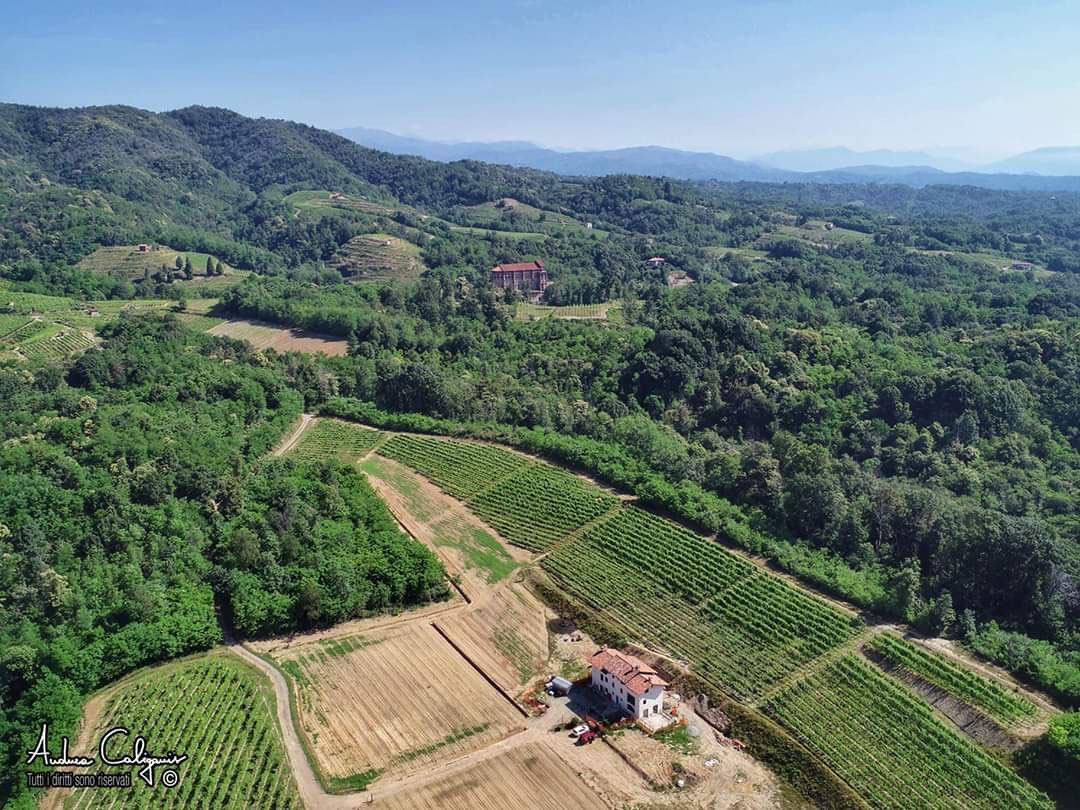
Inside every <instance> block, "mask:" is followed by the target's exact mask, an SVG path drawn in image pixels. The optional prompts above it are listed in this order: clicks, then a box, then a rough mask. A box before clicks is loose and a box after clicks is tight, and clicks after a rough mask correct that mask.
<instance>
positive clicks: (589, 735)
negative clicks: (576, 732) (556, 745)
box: [574, 731, 598, 745]
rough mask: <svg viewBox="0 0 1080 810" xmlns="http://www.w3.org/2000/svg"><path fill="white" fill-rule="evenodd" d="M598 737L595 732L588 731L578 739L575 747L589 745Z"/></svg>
mask: <svg viewBox="0 0 1080 810" xmlns="http://www.w3.org/2000/svg"><path fill="white" fill-rule="evenodd" d="M597 736H598V735H597V733H596V732H595V731H586V732H585V733H584V734H582V735H581V736H580V737H578V738H577V742H576V743H574V745H588V744H589V743H591V742H592V741H593V740H595V739H596V738H597Z"/></svg>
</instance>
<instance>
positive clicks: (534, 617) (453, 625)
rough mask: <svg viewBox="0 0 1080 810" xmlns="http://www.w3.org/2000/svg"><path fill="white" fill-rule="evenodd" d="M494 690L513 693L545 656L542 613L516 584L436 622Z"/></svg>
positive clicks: (538, 668) (537, 603)
mask: <svg viewBox="0 0 1080 810" xmlns="http://www.w3.org/2000/svg"><path fill="white" fill-rule="evenodd" d="M436 623H437V624H438V625H439V627H440V628H441V629H442V631H443V632H444V633H446V635H447V636H449V637H450V638H451V640H453V642H454V643H455V644H457V646H458V647H460V648H461V650H462V651H463V652H464V653H465V654H466V655H467V656H469V658H470V659H471V660H472V661H474V662H475V663H476V664H477V666H479V667H480V668H481V669H482V670H484V672H485V673H487V675H488V676H489V677H490V678H492V679H493V680H494V681H495V682H496V683H497V684H499V686H501V687H502V688H503V689H505V690H506V691H507V692H510V693H511V694H517V693H519V692H520V691H521V690H522V688H523V687H524V686H526V685H527V684H528V683H529V681H531V680H532V679H533V678H535V677H536V676H537V675H540V674H542V673H543V671H544V666H545V664H546V663H547V661H548V658H549V657H550V651H549V649H548V630H547V612H546V610H545V608H544V606H543V605H542V604H541V603H540V601H539V600H538V599H537V598H536V597H535V596H533V595H532V594H531V593H530V592H529V591H528V590H526V589H525V587H524V586H523V585H521V584H520V583H516V582H515V583H511V584H510V585H508V586H507V587H506V588H503V589H501V590H499V591H498V592H496V593H494V594H493V595H492V596H491V598H490V599H488V600H486V601H485V602H484V603H483V604H482V605H480V606H478V607H476V608H475V609H474V610H468V611H462V612H459V613H455V614H452V615H451V616H448V617H447V618H445V619H439V620H438V621H437V622H436Z"/></svg>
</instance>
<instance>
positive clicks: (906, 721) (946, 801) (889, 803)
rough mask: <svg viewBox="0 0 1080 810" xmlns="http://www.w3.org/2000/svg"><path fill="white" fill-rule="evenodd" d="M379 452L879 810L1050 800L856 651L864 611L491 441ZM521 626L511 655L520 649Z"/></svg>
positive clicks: (899, 649)
mask: <svg viewBox="0 0 1080 810" xmlns="http://www.w3.org/2000/svg"><path fill="white" fill-rule="evenodd" d="M380 453H382V454H385V455H386V456H388V457H390V458H394V459H396V460H398V461H400V462H402V463H403V464H405V465H407V466H409V467H412V468H413V469H414V470H416V471H417V472H419V473H420V474H421V475H424V476H426V477H428V478H429V479H431V480H432V481H433V482H434V483H435V484H437V485H438V486H439V487H441V488H442V489H443V490H444V491H446V492H447V493H449V494H451V495H453V496H455V497H457V498H459V499H461V500H463V501H464V502H465V504H466V505H467V506H468V507H469V509H470V510H471V511H473V512H475V513H476V514H477V515H478V516H480V517H482V518H483V519H484V520H485V521H486V522H488V523H489V524H490V525H491V526H493V527H495V528H497V529H498V530H499V532H500V533H501V534H502V535H504V536H505V537H506V538H507V539H509V540H510V541H511V542H513V543H515V544H517V545H522V546H524V547H525V548H528V549H532V550H539V551H546V552H547V554H546V556H544V557H543V559H542V560H541V561H540V566H541V567H542V568H543V570H544V571H546V572H547V574H548V575H549V576H550V577H551V578H552V579H553V580H554V581H555V582H556V583H557V584H558V585H559V586H560V587H562V588H563V589H565V590H566V591H567V592H569V593H572V594H574V595H575V596H577V597H578V598H579V599H580V600H581V601H582V602H583V603H584V604H586V605H587V606H589V607H590V608H592V609H594V610H596V611H597V612H598V613H599V614H600V615H601V616H602V617H603V618H604V619H606V620H607V621H608V622H609V623H610V624H612V625H614V626H616V627H618V628H620V629H621V630H623V631H624V632H625V634H626V635H627V637H629V638H632V639H635V640H639V641H640V642H642V643H644V644H646V645H648V646H649V647H651V648H653V649H655V650H659V651H663V652H666V653H668V654H670V655H671V656H672V657H674V658H676V659H679V660H682V661H684V662H685V663H686V664H688V665H689V666H690V667H691V668H692V669H693V671H694V672H696V673H697V674H698V675H699V676H700V677H702V678H703V679H704V680H705V681H707V682H708V683H710V684H711V685H712V686H714V687H715V688H717V689H719V690H721V691H723V692H725V693H727V694H730V695H732V696H733V697H735V698H737V699H740V700H743V701H747V702H751V703H758V704H761V706H762V708H763V710H764V711H765V712H766V713H767V714H769V715H771V716H772V717H774V718H775V719H776V720H777V721H778V722H780V723H781V724H782V725H783V726H785V727H786V728H788V729H789V730H790V731H791V732H793V733H794V734H795V736H796V737H798V738H799V739H801V740H802V741H803V742H804V743H805V744H806V745H807V746H808V747H809V748H811V749H812V750H813V751H815V752H816V753H818V754H819V755H820V756H821V757H822V758H823V759H824V760H825V761H826V762H828V763H829V764H830V765H831V767H832V768H833V769H834V770H835V771H836V772H837V773H838V774H839V775H840V776H841V777H842V778H844V779H845V780H846V781H847V782H848V783H849V784H850V785H851V786H852V787H853V788H854V789H855V790H857V791H858V792H860V793H861V794H862V795H863V796H864V797H865V798H866V799H867V800H868V801H869V803H870V804H871V805H872V806H873V807H875V808H876V809H877V810H922V808H929V809H930V810H990V808H995V810H996V808H1006V807H1007V808H1010V810H1012V808H1016V809H1017V810H1043V809H1044V808H1045V809H1046V810H1049V808H1051V807H1052V806H1053V805H1052V803H1051V802H1050V800H1049V799H1048V798H1047V797H1045V796H1044V795H1043V794H1042V793H1040V792H1039V791H1037V790H1036V789H1035V788H1033V787H1032V786H1031V785H1030V784H1028V783H1027V782H1025V781H1024V780H1023V779H1022V778H1020V777H1019V776H1018V775H1017V774H1016V773H1014V772H1013V771H1011V770H1009V768H1007V767H1006V766H1005V765H1004V764H1002V763H1001V762H999V761H998V760H996V759H995V758H993V757H992V756H990V755H989V754H987V753H986V752H984V751H983V749H982V748H980V747H979V746H978V745H977V744H976V743H974V742H972V741H971V740H969V739H967V738H965V737H963V736H961V735H960V734H958V733H957V732H956V731H955V730H954V729H953V728H952V727H951V726H948V725H946V724H945V722H943V721H942V720H941V719H939V718H938V715H937V714H935V712H934V710H933V709H931V707H930V705H928V704H927V703H926V702H925V701H924V700H922V699H921V698H920V697H918V696H917V695H915V694H914V693H912V692H911V691H909V690H908V688H906V687H905V686H903V685H901V684H900V683H898V682H896V681H895V680H894V679H893V678H891V677H889V676H887V675H886V674H884V673H883V672H881V671H880V670H879V669H877V668H875V667H874V666H872V665H871V664H869V663H867V662H866V661H865V659H863V658H862V657H860V656H858V655H857V654H855V653H854V652H853V651H855V650H857V649H858V644H859V643H860V641H861V638H860V635H859V634H860V632H862V631H863V630H864V628H863V627H862V624H861V620H859V619H858V618H857V617H855V616H849V615H847V614H845V613H844V612H843V611H842V610H840V609H838V608H836V607H834V606H832V605H830V604H828V603H826V602H825V601H823V600H821V599H819V598H817V597H816V596H814V595H812V594H810V593H808V592H806V591H804V590H802V589H800V588H797V587H795V586H793V585H789V584H788V583H786V582H785V581H783V580H782V579H780V578H778V577H774V576H772V575H771V574H769V573H768V572H766V571H764V570H762V569H760V568H758V567H757V566H755V565H753V564H752V563H751V562H749V561H747V560H745V559H743V558H742V557H739V556H737V555H735V554H733V553H730V552H728V551H726V550H725V549H724V548H722V547H721V546H719V545H718V544H716V543H715V542H713V541H711V540H709V539H707V538H704V537H702V536H700V535H698V534H696V533H695V532H693V531H690V530H688V529H686V528H684V527H682V526H680V525H679V524H677V523H675V522H673V521H670V520H668V519H666V518H663V517H659V516H657V515H654V514H652V513H650V512H647V511H645V510H643V509H640V508H638V507H635V506H625V507H622V508H619V506H618V500H617V498H616V497H615V496H611V495H609V494H607V493H605V492H603V491H602V490H600V489H599V488H596V487H592V486H590V485H588V484H587V483H586V482H584V481H583V480H581V479H579V478H577V477H575V476H573V475H572V474H570V473H568V472H566V471H565V470H562V469H559V468H556V467H552V466H549V465H546V464H542V463H540V462H534V461H530V460H528V459H525V458H522V457H520V456H518V455H516V454H514V453H511V452H508V451H504V450H499V449H497V448H494V447H491V446H488V445H480V444H473V443H467V442H457V441H445V440H439V439H427V438H417V437H406V436H395V437H394V438H393V439H391V441H390V442H388V443H387V444H386V445H385V446H384V448H383V449H381V450H380ZM495 629H497V627H496V628H495ZM470 632H474V633H475V632H476V630H475V629H474V628H470ZM497 640H498V639H497V638H496V641H497ZM464 641H465V643H466V644H467V643H468V639H467V638H466V639H464ZM510 641H513V640H512V639H510V640H507V642H506V644H505V645H504V646H506V651H505V653H504V654H505V655H506V657H507V658H508V660H513V659H514V658H515V657H521V656H520V655H518V653H517V652H516V651H515V649H514V646H513V645H512V644H510ZM869 651H872V653H873V654H875V655H877V656H880V657H881V658H882V659H888V660H889V661H890V662H892V664H895V665H896V666H898V667H902V668H904V669H906V670H908V671H909V672H910V674H912V675H914V676H916V677H918V678H921V679H923V680H924V681H926V682H927V683H929V684H931V685H932V686H934V687H937V688H939V689H941V690H945V691H946V692H947V693H948V694H949V695H950V696H952V697H955V698H958V699H960V700H961V701H967V702H968V703H970V705H971V706H972V707H974V708H975V709H976V710H977V711H980V712H984V713H986V714H987V715H989V716H993V717H996V718H998V719H999V720H1002V721H1004V722H1007V723H1015V722H1023V721H1026V720H1030V719H1032V718H1033V716H1034V715H1036V714H1037V711H1036V709H1035V707H1034V706H1033V705H1031V704H1030V703H1029V702H1028V701H1027V700H1025V699H1023V698H1021V697H1019V696H1015V695H1012V694H1010V693H1009V692H1008V691H1006V690H1005V689H1003V688H1001V687H999V686H997V685H995V684H993V683H990V682H988V681H984V680H983V679H982V678H981V677H979V676H977V675H975V674H974V673H972V672H968V671H967V670H965V669H964V668H963V667H962V666H961V665H959V664H956V663H953V662H951V661H950V660H948V659H945V658H943V657H941V656H938V655H935V654H932V653H930V652H928V651H923V650H921V649H920V648H918V647H916V646H914V645H911V644H909V643H907V642H904V641H902V640H901V639H899V638H897V637H895V636H892V635H888V634H880V635H879V636H878V637H877V639H876V640H875V641H872V642H870V643H869V645H868V652H869ZM509 674H510V673H504V675H503V678H504V680H506V676H507V675H509Z"/></svg>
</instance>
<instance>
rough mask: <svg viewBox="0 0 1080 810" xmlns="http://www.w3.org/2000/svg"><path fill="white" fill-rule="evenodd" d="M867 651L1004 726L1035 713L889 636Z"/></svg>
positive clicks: (937, 657)
mask: <svg viewBox="0 0 1080 810" xmlns="http://www.w3.org/2000/svg"><path fill="white" fill-rule="evenodd" d="M870 648H871V649H872V650H874V652H876V653H878V654H879V655H882V656H884V657H885V658H887V659H888V660H889V661H891V662H892V663H893V664H895V665H897V666H899V667H901V668H903V669H905V670H907V671H908V672H910V673H911V674H912V675H915V676H917V677H919V678H922V679H923V680H925V681H927V682H928V683H930V684H933V685H934V686H936V687H938V688H939V689H943V690H945V691H946V692H948V693H949V694H950V695H952V696H953V697H955V698H958V699H960V700H962V701H964V702H966V703H968V704H970V705H971V706H973V707H975V708H976V709H981V710H982V711H983V712H985V713H986V714H989V715H990V716H992V717H994V718H996V719H997V720H1000V721H1001V722H1003V723H1005V724H1006V725H1011V724H1014V723H1020V722H1024V721H1026V720H1031V719H1033V718H1034V717H1035V715H1036V714H1037V710H1036V708H1035V705H1034V704H1033V703H1031V701H1029V700H1027V699H1025V698H1023V697H1021V696H1019V695H1014V694H1010V693H1009V692H1007V691H1005V690H1004V689H1003V688H1002V687H1001V686H999V685H998V684H997V683H995V682H993V681H989V680H987V679H986V678H982V677H980V676H978V675H976V674H975V673H974V672H971V671H970V670H967V669H965V668H963V667H962V666H960V665H959V664H956V663H954V662H952V661H951V660H949V659H948V658H946V657H945V656H943V655H939V654H937V653H932V652H929V651H927V650H924V649H922V648H921V647H917V646H916V645H914V644H911V643H910V642H907V641H904V640H903V639H901V638H898V637H897V636H894V635H892V634H889V633H882V634H881V635H879V636H877V637H875V638H874V640H873V641H872V642H871V643H870Z"/></svg>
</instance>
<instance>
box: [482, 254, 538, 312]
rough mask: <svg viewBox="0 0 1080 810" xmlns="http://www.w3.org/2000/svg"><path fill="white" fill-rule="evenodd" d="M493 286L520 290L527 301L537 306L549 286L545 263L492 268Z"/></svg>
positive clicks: (502, 265) (504, 265) (521, 263)
mask: <svg viewBox="0 0 1080 810" xmlns="http://www.w3.org/2000/svg"><path fill="white" fill-rule="evenodd" d="M491 286H492V287H496V288H499V289H512V290H520V291H521V294H522V295H524V296H525V300H526V301H529V302H530V303H533V304H535V303H536V302H537V301H539V300H540V298H541V296H543V294H544V290H546V289H547V286H548V275H547V270H545V269H544V262H543V261H535V262H517V263H515V264H497V265H495V266H494V267H492V268H491Z"/></svg>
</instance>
